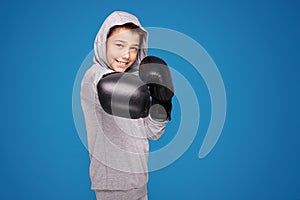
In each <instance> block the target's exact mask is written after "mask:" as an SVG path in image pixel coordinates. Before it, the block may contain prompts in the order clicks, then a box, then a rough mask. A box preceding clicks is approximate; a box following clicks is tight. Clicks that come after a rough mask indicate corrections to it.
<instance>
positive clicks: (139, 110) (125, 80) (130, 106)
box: [97, 72, 150, 119]
mask: <svg viewBox="0 0 300 200" xmlns="http://www.w3.org/2000/svg"><path fill="white" fill-rule="evenodd" d="M97 91H98V97H99V101H100V104H101V106H102V108H103V109H104V111H105V112H107V113H108V114H111V115H114V116H119V117H125V118H131V119H138V118H140V117H146V116H147V115H148V110H149V105H150V92H149V90H148V87H147V85H146V84H145V83H144V82H143V81H141V80H140V79H139V77H138V76H136V75H133V74H130V73H117V72H114V73H110V74H107V75H105V76H103V77H102V78H101V79H100V81H99V82H98V84H97Z"/></svg>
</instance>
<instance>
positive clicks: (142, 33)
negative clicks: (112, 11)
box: [106, 22, 146, 41]
mask: <svg viewBox="0 0 300 200" xmlns="http://www.w3.org/2000/svg"><path fill="white" fill-rule="evenodd" d="M119 28H124V29H128V30H131V31H133V32H135V33H137V34H139V36H140V40H141V41H142V39H143V37H145V35H146V32H145V31H143V30H142V29H141V28H140V27H139V26H137V25H135V24H134V23H131V22H129V23H126V24H122V25H116V26H113V27H111V28H110V29H109V31H108V33H107V36H106V39H108V38H109V37H110V36H111V35H112V33H113V32H114V31H115V30H117V29H119Z"/></svg>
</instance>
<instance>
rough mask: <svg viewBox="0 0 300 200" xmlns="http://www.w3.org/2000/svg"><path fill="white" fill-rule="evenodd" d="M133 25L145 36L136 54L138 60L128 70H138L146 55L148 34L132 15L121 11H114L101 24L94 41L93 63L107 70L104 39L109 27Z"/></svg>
mask: <svg viewBox="0 0 300 200" xmlns="http://www.w3.org/2000/svg"><path fill="white" fill-rule="evenodd" d="M130 22H131V23H134V24H135V25H137V26H139V27H140V28H141V29H142V30H144V31H145V33H146V36H145V37H144V38H143V39H142V41H141V46H140V50H139V52H138V58H137V60H136V62H135V63H134V64H133V65H132V66H131V67H130V69H129V70H134V71H136V70H137V69H138V66H139V63H140V62H141V60H142V59H143V58H144V57H145V56H146V55H147V48H148V33H147V31H146V30H145V29H144V28H143V27H142V26H141V24H140V22H139V20H138V19H137V18H136V17H135V16H134V15H132V14H130V13H127V12H123V11H115V12H113V13H111V14H110V15H109V16H108V17H107V18H106V19H105V21H104V22H103V24H102V26H101V28H100V30H99V31H98V33H97V36H96V39H95V41H94V63H95V64H99V65H100V66H102V67H105V68H108V69H110V67H109V64H108V62H107V60H106V37H107V34H108V32H109V30H110V28H111V27H113V26H116V25H123V24H126V23H130Z"/></svg>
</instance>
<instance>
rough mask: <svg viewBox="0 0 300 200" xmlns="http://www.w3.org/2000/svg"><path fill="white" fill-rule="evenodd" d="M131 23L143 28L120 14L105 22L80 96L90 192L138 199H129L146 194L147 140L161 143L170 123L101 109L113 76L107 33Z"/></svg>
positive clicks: (135, 67) (144, 48)
mask: <svg viewBox="0 0 300 200" xmlns="http://www.w3.org/2000/svg"><path fill="white" fill-rule="evenodd" d="M128 22H132V23H134V24H136V25H138V26H140V27H141V24H140V22H139V21H138V19H137V18H136V17H135V16H133V15H131V14H129V13H126V12H120V11H116V12H113V13H112V14H111V15H109V16H108V17H107V18H106V20H105V21H104V22H103V25H102V26H101V28H100V30H99V32H98V34H97V36H96V39H95V42H94V53H95V55H94V64H93V65H92V66H91V68H90V69H88V70H87V72H86V73H85V75H84V78H83V80H82V83H81V93H80V95H81V105H82V110H83V113H84V118H85V123H86V130H87V138H88V149H89V153H90V159H91V163H90V178H91V182H92V186H91V189H93V190H101V191H123V192H125V193H126V191H134V190H136V189H137V190H139V192H137V194H136V195H135V194H131V195H130V198H132V199H135V198H136V199H137V198H139V197H141V195H142V194H141V191H142V193H144V195H145V194H146V193H147V181H148V168H147V161H148V151H149V144H148V138H150V139H158V138H159V137H160V136H161V134H162V133H163V132H164V130H165V127H166V123H167V122H166V121H164V122H158V121H155V120H153V119H151V118H150V116H148V117H146V118H139V119H126V118H121V117H116V116H112V115H109V114H107V113H105V112H104V110H103V108H102V107H101V105H100V103H99V100H98V94H97V83H98V82H99V80H100V79H101V77H102V76H103V75H104V74H107V73H110V72H113V70H112V69H110V67H109V65H108V63H107V60H106V37H107V33H108V31H109V29H110V28H111V27H113V26H115V25H122V24H125V23H128ZM141 28H142V27H141ZM147 40H148V38H147V37H145V38H143V40H142V41H141V50H140V51H139V53H138V59H137V61H136V62H135V63H134V64H133V66H132V67H131V69H130V70H129V73H136V72H137V70H138V66H139V65H138V64H139V63H140V61H141V60H142V59H143V58H144V57H145V56H146V53H147ZM128 200H129V199H128Z"/></svg>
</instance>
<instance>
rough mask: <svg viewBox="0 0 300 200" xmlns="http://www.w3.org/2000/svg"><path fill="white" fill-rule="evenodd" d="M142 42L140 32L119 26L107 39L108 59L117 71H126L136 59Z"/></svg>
mask: <svg viewBox="0 0 300 200" xmlns="http://www.w3.org/2000/svg"><path fill="white" fill-rule="evenodd" d="M139 44H140V36H139V34H138V33H136V32H134V31H132V30H129V29H124V28H117V29H116V30H114V31H113V32H112V34H111V36H110V37H109V38H108V39H107V41H106V59H107V62H108V64H109V65H110V67H111V68H112V69H113V70H114V71H116V72H124V71H125V70H126V69H127V68H128V67H130V66H131V65H132V64H133V63H134V62H135V60H136V58H137V54H138V49H139V46H140V45H139Z"/></svg>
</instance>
